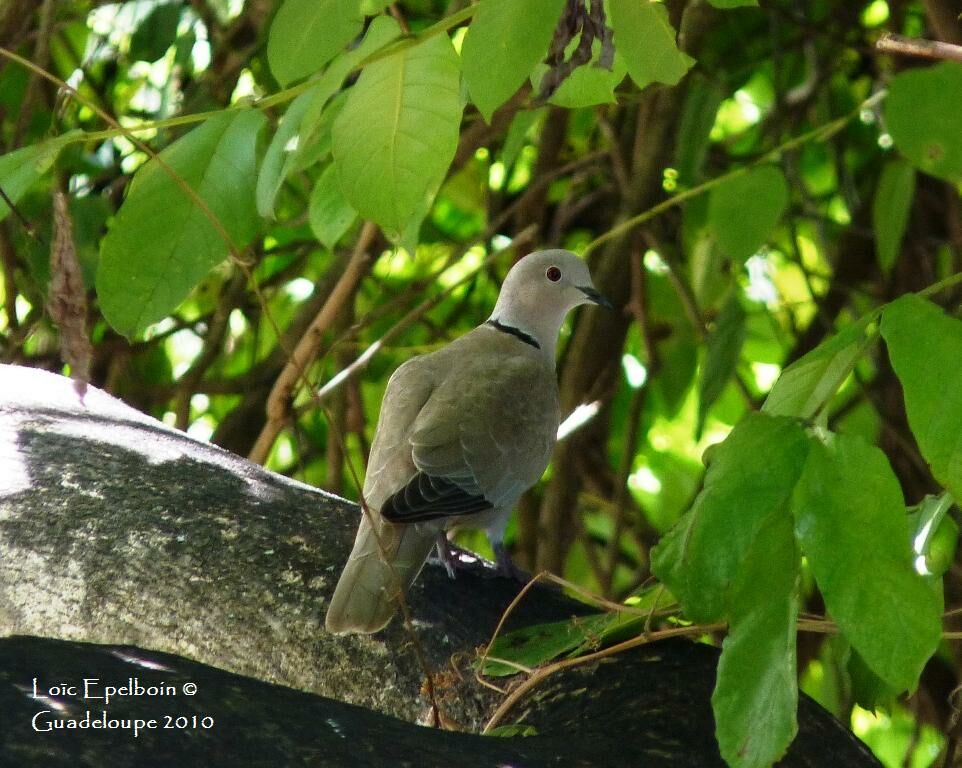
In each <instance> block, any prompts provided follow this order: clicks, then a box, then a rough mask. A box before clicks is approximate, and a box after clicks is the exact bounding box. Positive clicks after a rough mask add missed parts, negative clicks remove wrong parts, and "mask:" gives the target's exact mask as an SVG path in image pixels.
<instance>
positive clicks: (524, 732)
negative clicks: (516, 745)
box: [485, 723, 538, 739]
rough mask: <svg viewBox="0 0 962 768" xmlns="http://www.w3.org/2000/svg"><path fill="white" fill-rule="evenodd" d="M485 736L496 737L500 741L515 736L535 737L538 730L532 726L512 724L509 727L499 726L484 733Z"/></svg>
mask: <svg viewBox="0 0 962 768" xmlns="http://www.w3.org/2000/svg"><path fill="white" fill-rule="evenodd" d="M485 735H486V736H496V737H498V738H501V739H513V738H515V737H517V736H537V735H538V729H537V728H535V727H534V726H533V725H525V724H524V723H513V724H511V725H499V726H498V727H497V728H492V729H491V730H490V731H488V732H487V733H485Z"/></svg>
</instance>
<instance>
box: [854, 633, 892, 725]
mask: <svg viewBox="0 0 962 768" xmlns="http://www.w3.org/2000/svg"><path fill="white" fill-rule="evenodd" d="M845 671H846V672H848V676H849V680H850V681H851V687H852V697H853V698H854V699H855V703H856V704H858V705H859V706H860V707H862V709H867V710H868V711H869V712H873V711H875V710H876V709H878V708H879V707H886V706H891V704H892V703H893V702H894V701H895V699H896V697H898V695H899V693H900V692H901V691H898V690H896V689H895V688H893V687H892V686H891V685H889V684H888V683H886V682H885V681H884V680H883V679H882V678H881V677H879V676H878V675H876V674H875V673H874V672H873V671H872V670H871V668H870V667H869V666H868V664H866V663H865V659H863V658H862V656H861V654H860V653H859V652H858V651H856V650H855V649H854V648H852V649H850V650H849V653H848V659H847V661H846V664H845Z"/></svg>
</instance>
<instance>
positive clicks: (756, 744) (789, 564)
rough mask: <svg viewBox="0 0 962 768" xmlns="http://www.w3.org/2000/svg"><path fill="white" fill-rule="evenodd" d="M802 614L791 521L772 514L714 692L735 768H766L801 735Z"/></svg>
mask: <svg viewBox="0 0 962 768" xmlns="http://www.w3.org/2000/svg"><path fill="white" fill-rule="evenodd" d="M797 616H798V553H797V552H796V548H795V536H794V533H793V531H792V518H791V516H790V515H788V514H785V515H773V516H771V517H769V518H767V519H766V520H765V522H764V523H763V524H762V526H761V527H760V528H759V529H758V532H757V533H756V535H755V539H754V541H753V542H752V546H751V547H750V549H749V550H748V551H747V553H746V557H745V560H744V562H743V563H742V567H741V571H740V572H739V574H738V578H737V579H736V580H735V584H734V585H733V589H732V599H731V611H730V618H729V628H728V636H727V637H726V638H725V642H724V644H723V645H722V655H721V659H720V660H719V662H718V678H717V680H716V682H715V692H714V693H713V694H712V708H713V709H714V712H715V722H716V724H717V725H716V727H715V734H716V736H717V738H718V746H719V747H720V748H721V753H722V756H723V757H724V758H725V761H726V762H727V763H728V765H730V766H738V768H767V767H768V766H770V765H771V764H772V763H773V762H774V761H775V760H777V759H778V758H779V757H781V756H782V755H783V754H784V753H785V750H786V749H788V745H789V744H790V743H791V741H792V739H793V738H794V737H795V733H796V731H797V729H798V725H797V722H796V719H795V711H796V709H797V707H798V683H797V679H798V678H797V676H796V655H795V620H796V618H797Z"/></svg>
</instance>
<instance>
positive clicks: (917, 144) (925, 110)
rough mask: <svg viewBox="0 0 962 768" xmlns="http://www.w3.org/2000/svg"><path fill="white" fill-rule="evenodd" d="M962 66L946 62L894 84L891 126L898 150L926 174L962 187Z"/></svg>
mask: <svg viewBox="0 0 962 768" xmlns="http://www.w3.org/2000/svg"><path fill="white" fill-rule="evenodd" d="M960 103H962V64H959V63H956V62H952V61H946V62H943V63H941V64H936V65H934V66H931V67H925V68H917V69H909V70H906V71H904V72H901V73H900V74H898V75H896V76H895V77H893V78H892V82H891V83H890V84H889V95H888V98H887V99H886V100H885V119H886V126H887V128H888V130H889V133H890V134H891V135H892V139H893V141H894V142H895V146H896V147H898V150H899V151H900V152H901V153H902V154H903V155H905V156H906V157H907V158H908V159H909V160H910V161H911V162H912V164H913V165H914V166H915V167H916V168H918V169H919V170H920V171H925V173H929V174H931V175H933V176H938V177H939V178H940V179H945V180H946V181H951V182H954V183H958V182H960V181H962V141H959V136H962V110H958V109H953V108H951V107H950V106H949V105H951V104H960Z"/></svg>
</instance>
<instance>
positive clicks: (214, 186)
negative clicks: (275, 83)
mask: <svg viewBox="0 0 962 768" xmlns="http://www.w3.org/2000/svg"><path fill="white" fill-rule="evenodd" d="M263 124H264V116H263V115H262V114H261V113H260V112H257V111H253V110H238V111H230V112H225V113H222V114H220V115H217V116H216V117H212V118H211V119H209V120H207V121H206V122H205V123H203V124H202V125H200V126H199V127H197V128H195V129H194V130H192V131H191V132H190V133H188V134H186V135H185V136H183V137H182V138H180V139H179V140H177V141H176V142H174V143H173V144H171V145H170V146H169V147H167V148H166V149H165V150H164V151H163V152H161V153H160V159H161V160H162V161H163V164H164V166H166V167H162V166H161V164H160V163H159V162H157V160H151V161H150V162H148V163H147V164H146V165H145V166H143V167H142V168H141V169H140V170H139V171H138V172H137V174H136V175H135V176H134V180H133V182H132V183H131V185H130V191H129V193H128V194H127V198H126V200H124V202H123V205H121V207H120V210H119V211H118V213H117V216H116V218H115V219H114V221H113V223H112V225H111V227H110V231H109V232H108V233H107V236H106V237H105V238H104V240H103V243H102V246H101V253H100V266H99V269H98V271H97V294H98V297H99V300H100V308H101V310H102V311H103V313H104V317H105V318H106V319H107V321H108V322H109V323H110V324H111V325H112V326H113V327H114V328H116V329H117V330H118V331H120V332H121V333H123V334H124V335H126V336H131V335H133V334H134V333H136V332H137V331H138V330H140V329H142V328H144V327H145V326H146V325H148V324H150V323H153V322H156V321H157V320H160V319H161V318H163V317H165V316H166V315H167V314H169V313H170V312H171V311H172V310H173V309H174V308H175V307H176V306H177V305H178V304H179V303H180V302H181V301H182V300H183V299H184V298H185V297H186V296H187V294H188V293H189V292H190V291H191V289H192V288H193V287H194V285H195V284H196V283H197V282H198V281H199V280H200V278H201V277H203V276H204V274H206V273H207V271H208V270H210V268H211V267H213V266H214V265H216V264H217V263H218V262H220V261H223V260H224V258H226V257H227V255H228V254H229V252H230V249H229V246H228V243H227V242H226V241H225V240H224V237H223V235H224V234H225V233H226V235H227V236H228V237H229V238H230V239H231V241H232V242H233V244H234V246H235V247H238V248H239V247H243V246H244V245H245V244H246V243H247V242H248V241H249V240H250V239H251V238H252V237H253V235H254V233H255V231H256V225H257V216H256V212H255V209H254V184H255V171H256V167H257V160H256V155H255V145H256V142H257V133H258V131H260V128H261V126H262V125H263ZM170 172H173V173H174V174H176V175H177V176H178V177H179V178H180V180H181V181H182V182H183V183H186V184H187V185H188V186H189V187H190V188H191V189H192V190H193V191H194V192H195V193H196V195H197V196H198V197H199V198H200V199H201V200H202V201H203V203H204V205H205V206H206V207H207V209H208V210H207V211H206V212H205V211H203V210H202V209H201V208H200V207H199V206H198V205H197V204H196V202H195V200H194V199H193V198H192V197H191V196H190V195H188V194H187V192H186V191H185V190H184V189H183V188H182V186H181V184H180V183H178V181H177V180H175V179H174V178H173V177H172V175H171V173H170ZM210 214H212V215H213V216H215V217H216V219H217V221H218V222H220V227H222V228H223V231H221V229H220V228H219V227H218V226H216V225H215V223H214V222H212V221H211V219H210Z"/></svg>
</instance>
